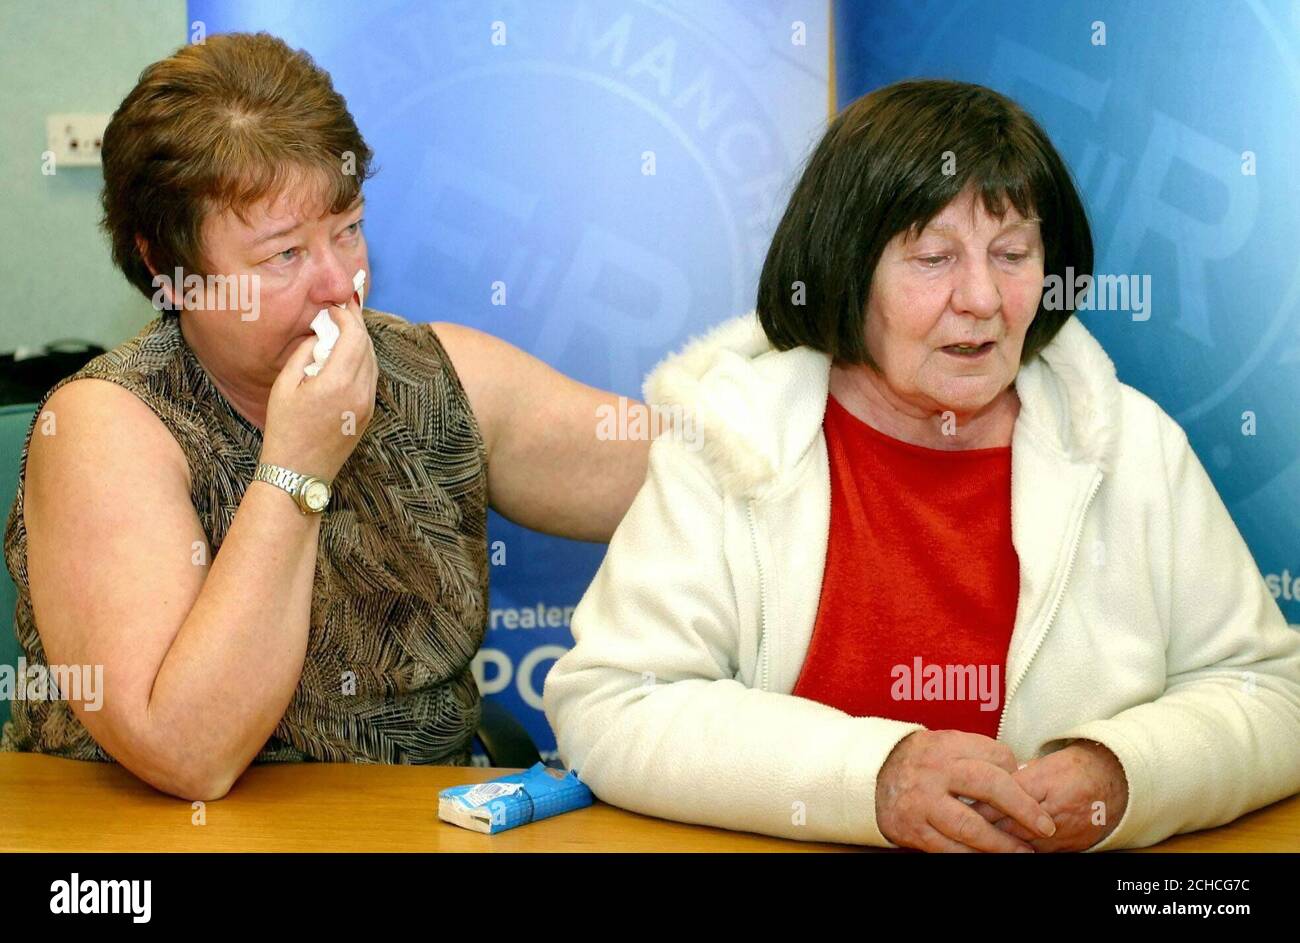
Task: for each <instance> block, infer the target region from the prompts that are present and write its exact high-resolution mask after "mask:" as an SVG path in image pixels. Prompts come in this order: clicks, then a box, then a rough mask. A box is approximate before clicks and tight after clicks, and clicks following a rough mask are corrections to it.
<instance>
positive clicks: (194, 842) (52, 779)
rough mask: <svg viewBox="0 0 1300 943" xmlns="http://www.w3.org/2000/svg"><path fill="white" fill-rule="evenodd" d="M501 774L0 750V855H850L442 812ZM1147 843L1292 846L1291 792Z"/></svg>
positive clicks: (603, 814) (617, 819)
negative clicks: (229, 772)
mask: <svg viewBox="0 0 1300 943" xmlns="http://www.w3.org/2000/svg"><path fill="white" fill-rule="evenodd" d="M505 772H510V771H509V770H500V769H483V768H474V767H447V766H361V765H354V764H348V763H306V764H283V765H279V764H268V765H259V766H253V767H250V768H249V769H248V771H247V772H245V773H244V775H243V776H242V777H241V778H240V780H239V782H238V783H237V784H236V785H235V788H234V789H232V790H231V791H230V794H229V795H227V796H226V798H224V799H221V800H219V801H216V802H209V803H206V805H205V807H204V808H203V810H202V811H203V814H204V817H205V819H206V823H205V824H203V825H198V824H194V822H193V817H194V816H195V815H196V812H195V810H194V809H192V808H191V806H190V804H189V803H187V802H185V801H184V800H181V799H176V798H174V797H171V796H167V795H164V794H162V793H160V792H157V791H155V790H154V789H152V788H150V787H149V786H147V785H145V784H144V783H143V782H141V781H140V780H138V779H136V778H135V777H134V776H133V775H131V774H130V773H129V772H127V771H126V770H124V769H123V768H122V767H120V766H118V765H117V764H115V763H112V764H110V763H87V762H81V761H78V760H64V759H59V758H57V757H49V756H39V755H35V754H26V753H0V851H78V852H80V851H426V852H427V851H488V852H499V851H800V852H807V851H835V852H844V851H861V850H875V851H887V849H861V848H857V847H853V846H846V845H833V844H815V843H811V842H797V841H786V840H784V839H779V838H769V837H766V836H763V835H753V834H749V833H744V832H729V831H724V830H721V829H715V828H705V827H702V826H697V825H684V824H681V823H678V822H667V821H663V820H661V819H655V818H649V817H646V816H642V815H636V814H635V813H632V812H625V811H623V810H622V809H617V808H615V807H613V806H609V805H605V804H604V803H600V802H598V803H596V804H595V805H594V806H592V807H590V808H587V809H582V810H580V811H578V812H570V813H567V814H565V815H561V816H557V817H556V818H553V819H546V820H544V821H541V822H536V823H534V824H532V825H528V826H525V827H523V828H519V829H513V830H511V831H508V832H503V833H501V834H499V835H482V834H479V833H477V832H470V831H467V830H465V829H462V828H457V827H455V826H453V825H448V824H447V823H445V822H443V821H441V820H439V818H438V812H437V807H438V799H437V796H438V790H439V789H442V788H444V787H446V786H453V785H458V784H460V783H468V782H481V781H482V780H485V779H491V778H493V777H495V776H499V775H501V774H502V773H505ZM1144 850H1151V851H1300V796H1293V797H1291V798H1290V799H1285V800H1283V801H1281V802H1278V803H1275V804H1273V805H1271V806H1269V807H1267V808H1265V809H1260V810H1258V811H1256V812H1252V813H1250V814H1249V815H1245V816H1243V817H1242V818H1240V819H1238V820H1237V821H1236V822H1233V823H1232V824H1230V825H1225V826H1223V827H1221V828H1216V829H1210V830H1207V831H1203V832H1194V833H1191V834H1188V835H1180V836H1176V837H1174V838H1171V839H1169V840H1168V841H1166V842H1163V843H1162V844H1160V845H1157V846H1155V847H1154V848H1152V849H1144Z"/></svg>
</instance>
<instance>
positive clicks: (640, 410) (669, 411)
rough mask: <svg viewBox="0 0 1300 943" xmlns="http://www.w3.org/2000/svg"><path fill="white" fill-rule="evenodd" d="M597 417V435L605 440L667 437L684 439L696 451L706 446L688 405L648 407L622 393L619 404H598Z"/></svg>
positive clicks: (688, 447) (687, 446) (677, 439)
mask: <svg viewBox="0 0 1300 943" xmlns="http://www.w3.org/2000/svg"><path fill="white" fill-rule="evenodd" d="M596 419H597V420H598V422H597V423H596V438H597V439H600V440H602V441H610V440H617V441H620V442H624V441H628V440H634V441H635V440H644V439H657V438H659V437H660V436H666V437H668V438H670V439H673V440H676V441H679V442H682V443H683V444H684V445H685V446H686V448H687V449H688V450H689V451H692V452H698V451H699V450H700V449H701V448H703V447H704V440H703V436H702V435H701V430H700V424H699V422H698V421H697V418H696V415H695V411H694V410H691V409H687V408H686V407H684V406H679V405H673V406H663V405H660V404H655V405H653V406H647V405H646V404H645V403H637V402H634V401H632V400H629V399H628V398H627V397H626V396H620V397H619V398H618V405H617V406H614V405H613V404H611V403H601V404H600V405H599V406H597V407H596Z"/></svg>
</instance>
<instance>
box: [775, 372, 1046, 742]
mask: <svg viewBox="0 0 1300 943" xmlns="http://www.w3.org/2000/svg"><path fill="white" fill-rule="evenodd" d="M823 427H824V429H825V432H826V449H827V452H828V454H829V458H830V467H831V468H830V471H831V525H830V542H829V545H828V546H827V549H826V571H825V573H824V574H823V577H822V592H821V602H820V604H819V606H818V610H817V623H816V625H815V627H814V629H813V636H812V641H811V643H810V644H809V646H808V654H807V657H806V658H805V659H804V663H803V668H802V670H801V672H800V675H799V681H798V683H797V684H796V685H795V688H794V693H795V694H796V695H797V696H799V697H806V698H809V699H811V700H814V701H820V702H821V703H823V704H829V705H830V706H832V707H836V708H839V709H840V710H842V711H845V712H846V713H848V714H851V715H853V716H855V717H888V718H892V719H894V720H902V721H909V722H912V723H919V724H923V725H924V726H925V727H927V728H929V729H931V730H964V731H968V732H970V733H980V734H984V735H985V736H988V737H995V736H997V728H998V721H999V718H1000V717H1001V714H1002V703H1003V698H1004V697H1005V694H1006V683H1005V678H1006V657H1007V647H1008V645H1009V644H1010V642H1011V631H1012V629H1013V628H1014V626H1015V618H1016V603H1017V600H1018V598H1019V595H1020V570H1019V559H1018V557H1017V556H1016V551H1015V548H1014V547H1013V546H1012V544H1011V448H1010V446H1005V447H1002V448H991V449H971V450H967V451H954V452H949V451H943V450H939V449H928V448H923V447H921V446H918V445H911V444H909V443H907V442H900V441H899V440H898V439H893V438H890V437H889V436H887V435H885V434H884V433H882V432H879V431H877V430H875V429H873V428H872V427H871V426H869V425H867V424H866V423H865V422H863V421H862V420H860V419H858V418H857V417H856V416H854V415H853V414H852V413H850V412H849V411H848V410H847V409H845V408H844V407H843V406H841V405H840V404H839V402H838V401H836V399H835V398H834V397H833V396H832V397H828V399H827V404H826V416H825V419H824V421H823Z"/></svg>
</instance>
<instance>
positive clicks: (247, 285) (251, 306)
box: [150, 266, 262, 321]
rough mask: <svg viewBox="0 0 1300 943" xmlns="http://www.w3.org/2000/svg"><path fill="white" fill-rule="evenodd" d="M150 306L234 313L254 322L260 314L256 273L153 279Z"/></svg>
mask: <svg viewBox="0 0 1300 943" xmlns="http://www.w3.org/2000/svg"><path fill="white" fill-rule="evenodd" d="M153 287H154V293H153V298H151V299H150V303H151V304H152V305H153V306H154V310H155V311H238V312H239V319H240V320H241V321H256V320H257V319H258V317H259V315H260V313H261V304H260V302H261V297H262V280H261V276H259V275H258V274H257V273H255V272H254V273H251V274H250V273H248V272H245V273H242V274H240V275H199V274H198V273H197V272H190V274H188V275H186V274H185V273H184V271H183V270H182V269H181V268H180V266H177V267H176V270H175V274H173V275H167V274H164V273H159V274H157V275H155V276H154V277H153Z"/></svg>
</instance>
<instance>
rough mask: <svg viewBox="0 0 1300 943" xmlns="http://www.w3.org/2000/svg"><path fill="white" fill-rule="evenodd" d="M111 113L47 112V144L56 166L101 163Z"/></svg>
mask: <svg viewBox="0 0 1300 943" xmlns="http://www.w3.org/2000/svg"><path fill="white" fill-rule="evenodd" d="M110 117H111V116H110V115H87V114H65V115H46V117H45V142H46V147H47V148H48V149H49V150H50V151H51V152H52V153H53V154H54V164H55V167H56V168H57V167H98V166H99V165H100V164H99V152H100V150H102V149H103V146H104V129H105V128H107V127H108V119H109V118H110Z"/></svg>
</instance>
